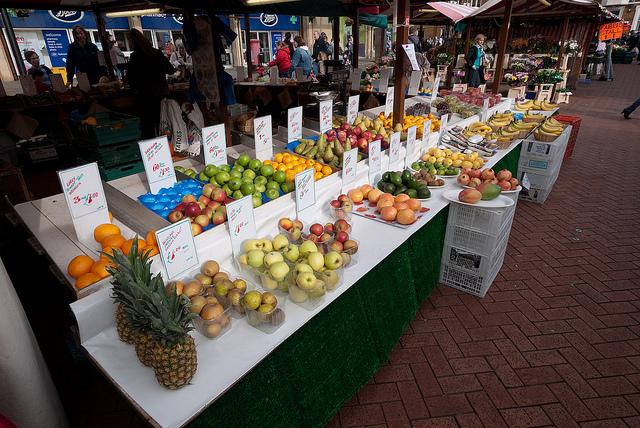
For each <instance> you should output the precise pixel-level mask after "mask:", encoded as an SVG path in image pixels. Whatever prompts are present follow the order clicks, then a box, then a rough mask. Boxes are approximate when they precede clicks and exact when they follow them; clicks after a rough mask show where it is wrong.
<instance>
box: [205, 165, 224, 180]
mask: <svg viewBox="0 0 640 428" xmlns="http://www.w3.org/2000/svg"><path fill="white" fill-rule="evenodd" d="M219 172H220V170H219V169H218V167H217V166H215V165H207V166H205V167H204V173H205V174H206V175H207V177H213V176H214V175H216V174H217V173H219Z"/></svg>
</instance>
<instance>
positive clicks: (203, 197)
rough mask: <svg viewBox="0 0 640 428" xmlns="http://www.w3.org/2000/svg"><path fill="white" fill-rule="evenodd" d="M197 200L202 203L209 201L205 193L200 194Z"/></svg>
mask: <svg viewBox="0 0 640 428" xmlns="http://www.w3.org/2000/svg"><path fill="white" fill-rule="evenodd" d="M198 202H202V203H203V204H205V205H208V204H209V202H211V199H209V198H208V197H206V196H205V195H200V197H199V198H198Z"/></svg>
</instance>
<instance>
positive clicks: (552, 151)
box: [520, 126, 571, 160]
mask: <svg viewBox="0 0 640 428" xmlns="http://www.w3.org/2000/svg"><path fill="white" fill-rule="evenodd" d="M570 135H571V126H567V127H566V128H565V129H564V131H562V134H560V135H559V136H558V138H556V139H555V141H552V142H549V143H546V142H544V141H537V140H536V139H535V137H534V136H533V134H531V136H530V137H529V138H527V139H525V140H524V141H522V149H521V150H520V160H522V159H523V158H525V157H526V158H537V159H558V158H559V159H562V158H563V157H564V151H565V149H566V148H567V142H568V141H569V136H570Z"/></svg>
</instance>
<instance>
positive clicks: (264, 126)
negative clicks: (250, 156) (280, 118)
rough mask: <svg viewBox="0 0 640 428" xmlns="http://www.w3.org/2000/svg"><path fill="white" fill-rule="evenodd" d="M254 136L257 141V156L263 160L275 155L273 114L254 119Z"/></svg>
mask: <svg viewBox="0 0 640 428" xmlns="http://www.w3.org/2000/svg"><path fill="white" fill-rule="evenodd" d="M253 138H254V140H255V143H256V158H258V159H259V160H261V161H264V160H267V159H271V158H272V157H273V134H272V129H271V115H267V116H263V117H256V118H255V119H253Z"/></svg>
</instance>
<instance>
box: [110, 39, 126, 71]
mask: <svg viewBox="0 0 640 428" xmlns="http://www.w3.org/2000/svg"><path fill="white" fill-rule="evenodd" d="M109 44H110V45H111V47H110V48H109V56H111V65H113V67H114V68H115V70H116V76H118V78H122V76H123V75H124V71H123V69H124V65H125V64H126V63H127V58H126V57H125V56H124V53H122V50H121V49H120V46H119V45H118V41H117V40H115V39H113V38H111V39H110V40H109Z"/></svg>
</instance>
